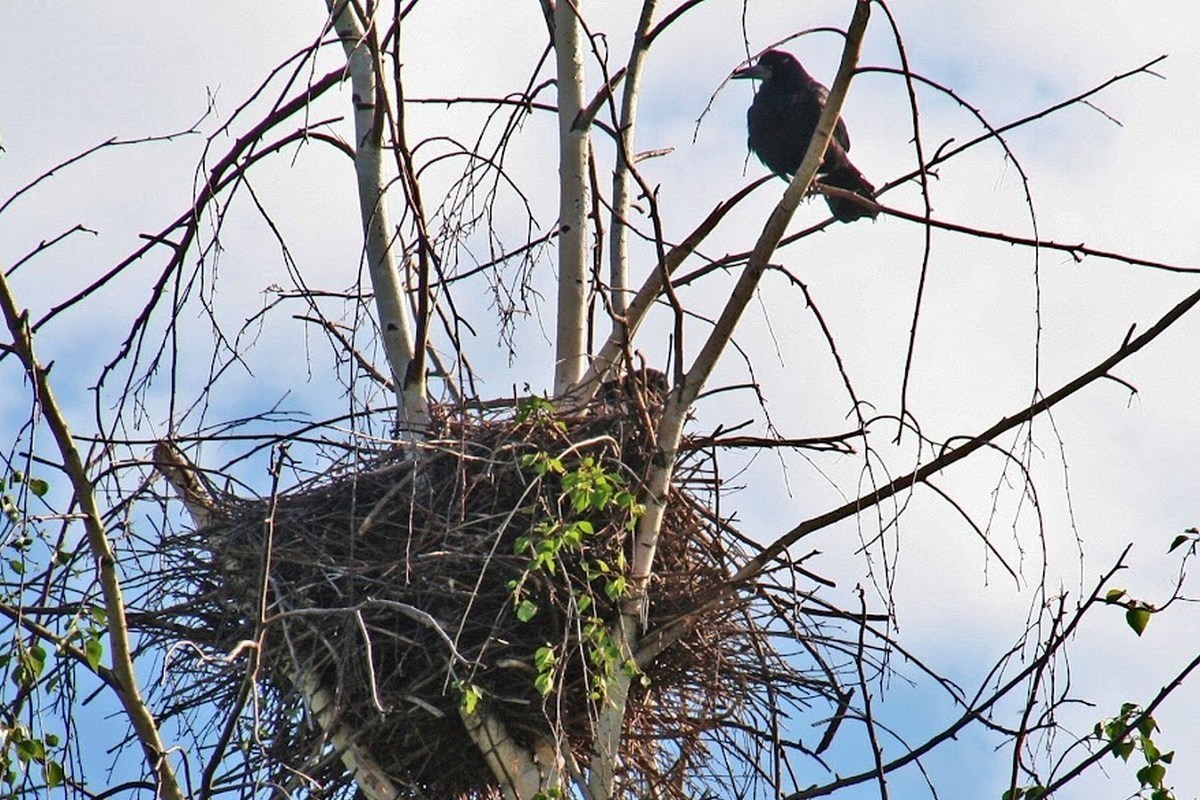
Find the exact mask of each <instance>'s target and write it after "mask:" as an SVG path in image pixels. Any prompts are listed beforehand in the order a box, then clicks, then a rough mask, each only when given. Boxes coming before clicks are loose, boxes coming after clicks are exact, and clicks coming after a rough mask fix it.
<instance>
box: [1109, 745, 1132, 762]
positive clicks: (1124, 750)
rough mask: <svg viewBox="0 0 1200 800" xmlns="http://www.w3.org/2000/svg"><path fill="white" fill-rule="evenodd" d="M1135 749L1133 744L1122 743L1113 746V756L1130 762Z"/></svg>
mask: <svg viewBox="0 0 1200 800" xmlns="http://www.w3.org/2000/svg"><path fill="white" fill-rule="evenodd" d="M1133 748H1134V744H1133V742H1121V743H1120V744H1116V745H1113V755H1115V756H1117V757H1118V758H1120V759H1121V760H1122V761H1128V760H1129V757H1130V756H1131V755H1133Z"/></svg>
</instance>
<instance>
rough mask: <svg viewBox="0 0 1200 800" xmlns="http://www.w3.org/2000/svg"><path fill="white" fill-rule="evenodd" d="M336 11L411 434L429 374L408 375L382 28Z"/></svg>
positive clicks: (361, 198) (356, 10)
mask: <svg viewBox="0 0 1200 800" xmlns="http://www.w3.org/2000/svg"><path fill="white" fill-rule="evenodd" d="M326 4H327V5H328V7H329V10H330V13H331V14H335V16H334V18H333V26H334V29H335V30H336V31H337V34H338V36H339V38H340V39H341V41H342V48H343V49H344V50H345V51H346V57H347V59H348V63H349V72H350V82H351V91H352V94H353V99H354V153H355V155H354V171H355V174H356V175H357V177H358V202H359V208H360V211H361V214H362V224H363V241H364V245H363V247H364V251H365V253H366V258H367V270H368V274H369V275H370V277H371V288H372V291H373V292H374V295H375V309H376V313H377V314H378V318H379V330H380V333H381V335H382V336H383V348H384V353H385V354H386V356H387V360H388V365H389V366H390V367H391V372H392V380H393V382H394V385H395V387H396V392H397V394H398V398H397V401H398V405H399V406H400V409H401V410H400V420H399V422H400V427H401V430H402V431H403V432H406V433H408V434H410V435H411V433H413V432H414V431H416V430H419V429H421V428H422V427H424V425H425V423H427V422H428V421H429V409H428V406H427V403H426V399H425V381H424V376H412V377H410V376H409V375H408V371H409V364H410V363H411V362H412V359H413V339H412V326H411V324H410V322H409V313H408V305H407V300H406V297H405V290H404V281H403V280H402V279H401V276H400V270H399V267H398V265H397V258H396V248H397V247H399V245H398V244H397V239H396V232H395V231H394V230H393V228H392V224H391V221H390V216H389V214H388V207H387V195H386V192H385V187H386V186H387V176H386V174H385V171H384V159H383V133H384V120H385V119H386V118H387V117H386V113H385V111H386V109H385V108H384V107H383V106H382V105H381V104H382V103H385V102H387V100H386V95H385V93H384V92H383V91H382V89H381V87H380V85H379V82H378V80H379V70H380V65H379V64H378V63H377V61H376V57H375V53H377V52H378V47H377V46H372V43H373V42H375V41H376V40H375V37H376V35H377V34H376V28H375V26H374V25H366V23H367V22H368V20H364V19H362V18H361V17H360V13H365V12H361V7H360V6H359V5H358V4H357V3H355V2H347V3H345V4H342V3H339V2H338V0H326Z"/></svg>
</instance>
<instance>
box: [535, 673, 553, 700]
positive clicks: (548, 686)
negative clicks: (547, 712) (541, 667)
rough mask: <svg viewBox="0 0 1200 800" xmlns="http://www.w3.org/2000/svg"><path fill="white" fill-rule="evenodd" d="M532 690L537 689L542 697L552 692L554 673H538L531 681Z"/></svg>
mask: <svg viewBox="0 0 1200 800" xmlns="http://www.w3.org/2000/svg"><path fill="white" fill-rule="evenodd" d="M533 688H535V689H537V690H538V694H540V695H541V696H542V697H545V696H546V695H548V694H550V692H552V691H554V672H553V671H551V672H539V673H538V676H537V677H536V678H534V679H533Z"/></svg>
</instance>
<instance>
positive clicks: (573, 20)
mask: <svg viewBox="0 0 1200 800" xmlns="http://www.w3.org/2000/svg"><path fill="white" fill-rule="evenodd" d="M582 2H583V0H574V2H572V0H558V3H557V4H556V5H555V7H554V48H555V53H556V62H557V66H558V140H559V141H558V153H559V163H558V183H559V203H558V207H559V212H558V226H559V236H558V325H557V330H556V332H555V363H554V393H555V394H556V395H561V394H563V393H564V392H565V391H566V390H567V389H569V388H570V387H571V386H572V385H573V384H575V383H576V382H578V380H579V379H580V378H581V377H582V376H583V369H584V366H585V363H586V357H587V354H586V353H585V352H584V344H585V342H586V337H585V324H586V321H587V314H586V308H587V285H588V251H589V248H588V240H587V221H588V213H589V211H590V210H591V189H590V186H589V184H588V128H587V126H586V125H580V126H579V127H578V128H576V126H575V122H576V117H577V116H578V115H579V111H580V109H582V108H583V106H584V96H583V92H584V70H583V42H582V34H583V31H582V26H581V25H580V24H579V18H578V14H579V6H580V5H581V4H582Z"/></svg>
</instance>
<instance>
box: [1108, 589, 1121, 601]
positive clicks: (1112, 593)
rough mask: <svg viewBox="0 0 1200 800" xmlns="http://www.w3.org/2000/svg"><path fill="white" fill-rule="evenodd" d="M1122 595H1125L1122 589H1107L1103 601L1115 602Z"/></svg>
mask: <svg viewBox="0 0 1200 800" xmlns="http://www.w3.org/2000/svg"><path fill="white" fill-rule="evenodd" d="M1124 596H1125V590H1124V589H1109V590H1108V593H1107V594H1105V595H1104V602H1106V603H1115V602H1117V601H1118V600H1120V599H1121V598H1122V597H1124Z"/></svg>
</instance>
